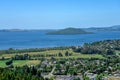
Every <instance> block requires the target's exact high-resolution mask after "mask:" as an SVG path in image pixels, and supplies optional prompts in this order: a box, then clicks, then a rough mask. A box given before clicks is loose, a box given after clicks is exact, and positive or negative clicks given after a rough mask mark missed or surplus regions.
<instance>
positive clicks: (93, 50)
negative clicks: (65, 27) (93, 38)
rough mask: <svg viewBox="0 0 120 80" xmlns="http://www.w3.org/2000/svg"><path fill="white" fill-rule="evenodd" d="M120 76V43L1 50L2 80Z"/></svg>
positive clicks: (49, 79) (101, 42)
mask: <svg viewBox="0 0 120 80" xmlns="http://www.w3.org/2000/svg"><path fill="white" fill-rule="evenodd" d="M21 70H23V71H25V73H23V72H22V71H21ZM119 73H120V40H104V41H97V42H93V43H85V44H84V45H83V46H70V47H55V48H34V49H21V50H18V49H12V48H10V49H8V50H0V80H8V79H12V80H19V79H20V80H54V79H56V80H57V79H64V78H72V79H73V80H81V79H84V80H90V79H91V77H94V78H95V79H96V80H102V79H103V78H104V77H106V76H107V77H108V78H109V79H111V77H109V76H110V75H111V76H112V77H114V75H119ZM90 74H92V75H90ZM22 75H24V76H22ZM69 75H71V76H69ZM20 76H22V77H20ZM61 76H62V77H61Z"/></svg>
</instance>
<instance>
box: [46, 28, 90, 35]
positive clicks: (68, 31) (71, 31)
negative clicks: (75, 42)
mask: <svg viewBox="0 0 120 80" xmlns="http://www.w3.org/2000/svg"><path fill="white" fill-rule="evenodd" d="M91 33H92V32H87V31H85V30H82V29H80V28H65V29H61V30H58V31H52V32H48V33H46V34H48V35H73V34H91Z"/></svg>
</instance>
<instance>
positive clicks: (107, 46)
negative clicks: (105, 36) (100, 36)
mask: <svg viewBox="0 0 120 80" xmlns="http://www.w3.org/2000/svg"><path fill="white" fill-rule="evenodd" d="M72 49H73V51H75V52H80V53H83V54H103V55H104V54H106V55H112V54H114V53H115V50H120V40H104V41H97V42H93V43H85V44H84V45H83V46H82V47H81V46H79V47H72Z"/></svg>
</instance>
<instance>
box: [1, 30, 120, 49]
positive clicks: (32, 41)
mask: <svg viewBox="0 0 120 80" xmlns="http://www.w3.org/2000/svg"><path fill="white" fill-rule="evenodd" d="M45 33H46V32H44V31H24V32H0V49H1V50H3V49H9V48H15V49H23V48H47V47H59V46H80V45H83V44H84V43H90V42H94V41H100V40H112V39H120V32H119V31H116V32H95V33H94V34H79V35H46V34H45Z"/></svg>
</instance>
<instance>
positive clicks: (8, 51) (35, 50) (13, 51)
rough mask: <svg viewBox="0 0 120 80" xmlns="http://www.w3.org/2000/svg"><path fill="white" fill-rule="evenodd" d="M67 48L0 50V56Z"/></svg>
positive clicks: (64, 48)
mask: <svg viewBox="0 0 120 80" xmlns="http://www.w3.org/2000/svg"><path fill="white" fill-rule="evenodd" d="M66 49H69V47H53V48H30V49H13V48H9V49H8V50H0V54H2V53H4V54H9V53H26V52H42V51H47V50H66Z"/></svg>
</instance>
